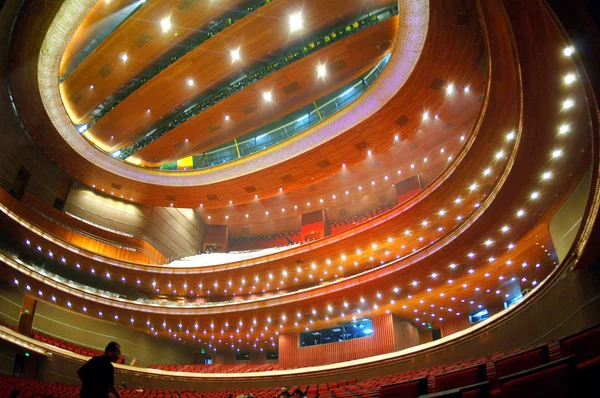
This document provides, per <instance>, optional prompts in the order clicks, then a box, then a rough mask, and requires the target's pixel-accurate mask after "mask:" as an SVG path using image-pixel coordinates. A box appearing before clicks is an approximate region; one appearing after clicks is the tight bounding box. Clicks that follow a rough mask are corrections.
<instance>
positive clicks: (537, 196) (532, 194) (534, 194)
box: [531, 192, 540, 200]
mask: <svg viewBox="0 0 600 398" xmlns="http://www.w3.org/2000/svg"><path fill="white" fill-rule="evenodd" d="M539 197H540V193H539V192H532V193H531V199H534V200H535V199H537V198H539Z"/></svg>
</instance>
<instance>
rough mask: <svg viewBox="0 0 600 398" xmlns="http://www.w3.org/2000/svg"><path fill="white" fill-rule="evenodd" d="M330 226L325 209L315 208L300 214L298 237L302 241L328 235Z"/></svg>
mask: <svg viewBox="0 0 600 398" xmlns="http://www.w3.org/2000/svg"><path fill="white" fill-rule="evenodd" d="M330 234H331V226H330V225H329V220H328V218H327V214H326V213H325V210H317V211H313V212H311V213H306V214H303V215H302V231H301V235H300V239H301V241H302V242H307V241H311V240H317V239H321V238H324V237H325V236H329V235H330Z"/></svg>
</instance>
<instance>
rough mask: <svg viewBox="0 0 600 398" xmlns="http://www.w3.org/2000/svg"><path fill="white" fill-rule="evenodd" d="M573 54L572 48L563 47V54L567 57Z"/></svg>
mask: <svg viewBox="0 0 600 398" xmlns="http://www.w3.org/2000/svg"><path fill="white" fill-rule="evenodd" d="M574 53H575V48H574V47H573V46H569V47H565V49H564V50H563V54H564V55H565V56H567V57H570V56H571V55H573V54H574Z"/></svg>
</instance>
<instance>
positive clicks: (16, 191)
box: [9, 166, 31, 200]
mask: <svg viewBox="0 0 600 398" xmlns="http://www.w3.org/2000/svg"><path fill="white" fill-rule="evenodd" d="M30 179H31V173H30V172H29V171H28V170H27V169H26V168H25V167H23V166H21V167H20V168H19V171H18V172H17V176H16V177H15V180H14V181H13V183H12V186H11V187H10V191H9V192H10V194H11V195H12V196H14V197H15V198H17V199H19V200H21V199H22V198H23V194H24V193H25V190H26V189H27V185H28V184H29V180H30Z"/></svg>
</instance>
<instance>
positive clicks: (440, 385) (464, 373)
mask: <svg viewBox="0 0 600 398" xmlns="http://www.w3.org/2000/svg"><path fill="white" fill-rule="evenodd" d="M484 381H486V372H485V364H482V365H477V366H472V367H470V368H466V369H460V370H456V371H453V372H447V373H442V374H440V375H436V376H435V391H445V390H451V389H454V388H459V387H464V386H470V385H472V384H477V383H482V382H484Z"/></svg>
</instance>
